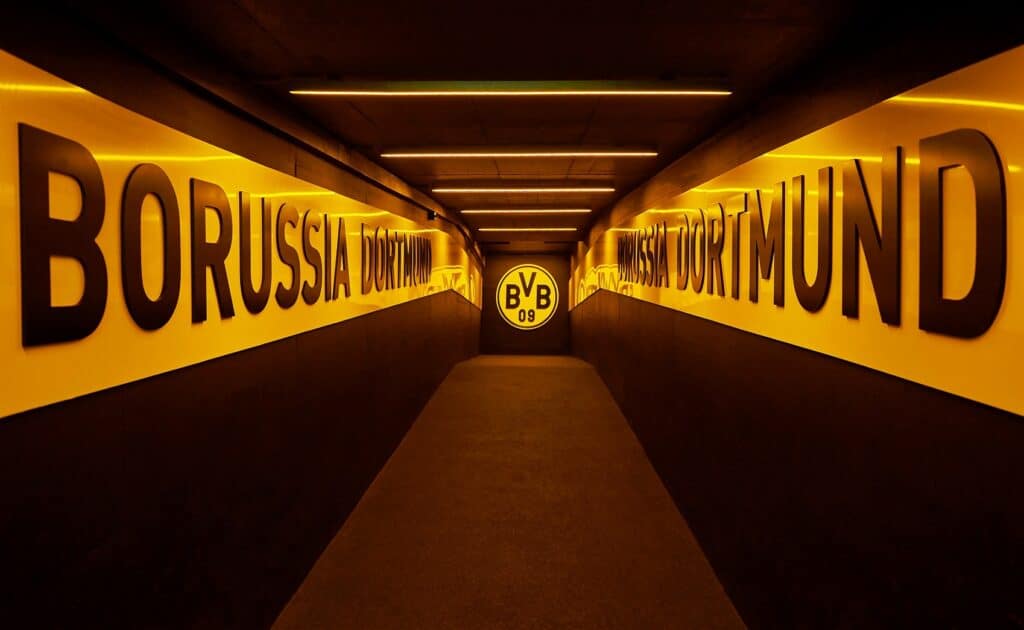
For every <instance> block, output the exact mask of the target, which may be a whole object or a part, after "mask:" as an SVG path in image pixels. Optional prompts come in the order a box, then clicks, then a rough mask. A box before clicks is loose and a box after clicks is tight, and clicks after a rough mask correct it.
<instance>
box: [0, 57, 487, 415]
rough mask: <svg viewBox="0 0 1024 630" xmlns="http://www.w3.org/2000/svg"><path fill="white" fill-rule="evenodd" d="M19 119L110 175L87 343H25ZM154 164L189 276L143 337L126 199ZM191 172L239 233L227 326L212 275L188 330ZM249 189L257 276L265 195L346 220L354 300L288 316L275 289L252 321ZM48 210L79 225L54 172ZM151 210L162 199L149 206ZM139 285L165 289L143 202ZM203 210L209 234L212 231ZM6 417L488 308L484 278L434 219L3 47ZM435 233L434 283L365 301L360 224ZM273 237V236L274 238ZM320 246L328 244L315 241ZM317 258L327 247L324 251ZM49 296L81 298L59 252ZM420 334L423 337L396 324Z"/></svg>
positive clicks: (2, 401)
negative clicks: (131, 287)
mask: <svg viewBox="0 0 1024 630" xmlns="http://www.w3.org/2000/svg"><path fill="white" fill-rule="evenodd" d="M19 123H25V124H28V125H31V126H33V127H37V128H40V129H43V130H45V131H48V132H50V133H53V134H57V135H59V136H62V137H64V138H68V139H70V140H73V141H75V142H77V143H80V144H82V145H84V146H85V147H86V148H87V149H88V150H89V152H90V153H92V155H93V156H94V157H95V158H96V161H97V162H98V164H99V167H100V170H101V172H102V175H103V182H104V187H105V199H106V214H105V219H104V223H103V226H102V229H101V232H100V234H99V237H98V238H97V243H98V244H99V246H100V248H101V249H102V251H103V254H104V258H105V260H106V266H107V276H108V285H109V288H108V297H107V303H106V309H105V312H104V316H103V319H102V321H101V323H100V325H99V327H98V329H96V330H95V331H94V332H93V333H92V334H91V335H89V336H88V337H86V338H84V339H81V340H79V341H74V342H68V343H59V344H53V345H45V346H39V347H31V348H23V347H22V337H21V306H20V298H21V287H20V282H21V277H20V244H19V159H18V155H19V154H18V146H19V145H18V125H19ZM144 162H145V163H153V164H156V165H157V166H159V167H160V168H161V169H163V170H164V171H165V172H166V173H167V174H168V175H169V177H170V179H171V182H172V183H173V186H174V190H175V193H176V195H177V200H178V205H179V208H180V216H181V226H180V227H181V230H180V231H181V247H182V281H181V293H180V296H179V299H178V304H177V308H176V310H175V311H174V314H173V316H172V317H171V319H170V321H169V322H168V323H167V324H166V325H165V326H163V327H162V328H160V329H159V330H156V331H152V332H147V331H144V330H142V329H141V328H140V327H139V326H138V325H136V324H135V322H134V321H133V320H132V319H131V317H130V315H129V312H128V310H127V308H126V305H125V300H124V295H123V290H122V288H121V268H120V265H121V255H120V240H119V230H120V203H121V195H122V187H123V186H124V182H125V180H126V177H127V176H128V174H129V172H130V171H131V169H132V168H133V167H134V166H135V165H137V164H139V163H144ZM191 178H198V179H202V180H206V181H209V182H212V183H215V184H217V185H218V186H220V187H221V188H223V190H224V191H225V192H226V193H227V196H228V199H229V200H230V202H231V213H232V215H233V228H232V229H233V230H235V237H234V238H233V239H232V243H231V250H230V252H229V254H228V259H227V273H228V277H229V283H228V285H229V286H230V287H231V291H232V298H233V301H234V309H235V315H234V316H233V317H231V318H228V319H221V317H220V315H219V312H218V308H217V300H216V297H215V293H214V290H213V282H212V280H211V278H210V274H209V273H207V274H206V282H207V296H208V297H207V300H208V319H207V321H205V322H202V323H198V324H196V323H193V322H192V318H191V313H190V303H191V283H190V265H189V243H190V214H189V185H190V183H189V182H190V179H191ZM239 191H245V192H248V193H249V194H250V195H251V204H252V205H251V207H252V211H251V212H252V224H251V233H252V238H253V240H254V243H253V250H252V251H253V261H252V264H253V269H254V280H256V281H258V280H259V278H260V273H261V271H260V246H259V243H258V242H256V241H257V239H258V238H259V230H260V228H259V226H260V223H261V214H260V204H261V201H260V199H261V198H269V199H270V201H271V203H272V208H273V210H272V213H273V214H272V219H271V221H272V225H273V221H274V218H273V217H276V213H277V211H278V209H279V208H280V205H281V204H282V203H285V202H288V203H290V204H292V205H294V206H295V207H296V208H297V210H298V212H299V215H300V217H301V215H302V213H303V212H305V211H306V210H307V209H314V210H316V211H317V212H318V213H326V214H328V215H330V217H331V219H332V221H333V222H334V224H335V225H337V220H338V219H339V218H343V219H344V220H345V222H346V232H347V239H346V240H347V247H348V264H349V271H350V276H351V280H350V282H351V295H350V297H347V298H346V297H344V295H343V294H342V296H341V297H340V298H339V299H337V300H336V301H330V302H328V301H324V300H320V301H318V302H316V303H315V304H312V305H309V304H306V303H305V302H304V301H303V300H302V299H301V298H300V299H299V300H298V301H297V302H296V303H295V304H294V305H293V306H291V307H290V308H287V309H284V308H281V307H280V306H278V304H277V303H276V302H275V300H274V297H273V291H272V292H271V298H270V302H269V304H268V305H267V306H266V308H265V309H264V310H263V311H262V312H260V313H259V314H256V315H253V314H250V313H249V312H248V311H247V310H246V307H245V306H244V304H243V303H242V297H241V295H240V293H239V286H240V285H239V245H238V241H239V237H238V230H239V221H238V192H239ZM50 194H51V216H54V217H59V218H67V219H73V218H74V217H75V216H76V215H77V213H78V212H79V208H80V204H81V199H80V193H79V192H78V187H77V185H76V184H75V182H74V181H73V180H71V179H70V178H67V177H64V176H60V175H52V176H51V181H50ZM146 204H156V202H155V201H154V200H153V199H151V198H147V200H146ZM143 208H144V211H143V223H142V252H143V279H144V286H145V289H146V292H147V294H148V295H149V296H150V297H151V298H153V297H155V295H156V294H157V293H158V292H159V287H160V286H161V282H162V277H163V270H162V264H161V260H162V259H161V256H162V245H161V243H162V240H161V230H162V227H161V226H162V219H161V217H160V214H159V210H158V209H155V210H154V208H156V206H152V205H151V206H147V205H144V206H143ZM212 217H213V215H212V214H208V215H207V218H208V226H209V227H208V229H209V230H210V232H211V234H214V235H215V234H216V233H217V230H218V224H217V222H216V221H215V220H212V222H211V218H212ZM0 218H2V221H3V222H2V224H0V392H2V395H0V417H3V416H7V415H10V414H12V413H16V412H18V411H22V410H26V409H31V408H34V407H38V406H41V405H45V404H48V403H52V402H55V401H59V400H65V399H68V398H72V397H75V396H78V395H82V394H86V393H89V392H93V391H97V390H100V389H104V388H108V387H111V386H114V385H118V384H122V383H126V382H130V381H133V380H137V379H140V378H144V377H147V376H151V375H154V374H159V373H161V372H166V371H168V370H172V369H175V368H179V367H183V366H187V365H191V364H194V363H197V362H200V361H204V360H207V359H211V358H214V357H218V356H222V355H225V354H228V353H231V352H236V351H239V350H242V349H245V348H250V347H253V346H258V345H260V344H264V343H267V342H270V341H274V340H277V339H281V338H284V337H288V336H291V335H295V334H298V333H302V332H304V331H308V330H311V329H314V328H318V327H321V326H326V325H329V324H334V323H337V322H340V321H342V320H346V319H349V318H353V317H357V316H359V315H362V314H366V313H371V312H373V311H376V310H379V309H382V308H387V307H390V306H394V305H397V304H401V303H403V302H407V301H409V300H412V299H416V298H420V297H424V296H426V295H428V294H432V293H436V292H439V291H444V290H453V291H456V292H458V293H459V294H461V295H462V296H463V297H465V298H466V299H468V300H469V301H471V302H472V303H473V304H475V305H476V306H477V307H478V308H479V306H480V298H481V296H480V292H481V286H480V282H481V274H480V269H479V267H478V265H477V263H476V262H475V260H474V259H473V258H472V257H471V256H470V255H469V254H468V253H467V252H466V251H465V249H464V248H463V246H462V243H461V240H457V239H456V238H453V237H452V236H450V235H449V234H447V233H445V232H443V231H441V230H439V229H437V223H436V222H427V221H426V220H424V222H422V223H417V222H414V221H411V220H408V219H405V218H402V217H400V216H397V215H393V214H390V213H388V212H385V211H384V210H382V209H379V208H374V207H371V206H368V205H366V204H364V203H361V202H358V201H355V200H353V199H350V198H347V197H344V196H342V195H339V194H336V193H333V192H331V191H328V190H325V189H322V188H318V187H316V186H314V185H311V184H309V183H306V182H304V181H302V180H299V179H297V178H295V177H292V176H289V175H286V174H284V173H281V172H278V171H276V170H273V169H270V168H267V167H265V166H262V165H259V164H257V163H255V162H252V161H250V160H247V159H245V158H242V157H240V156H237V155H233V154H231V153H228V152H226V151H224V150H221V149H218V148H217V147H215V146H212V145H209V144H206V143H204V142H201V141H199V140H197V139H195V138H192V137H190V136H188V135H186V134H183V133H181V132H178V131H175V130H173V129H171V128H169V127H166V126H164V125H161V124H159V123H156V122H154V121H152V120H150V119H147V118H145V117H143V116H140V115H138V114H135V113H133V112H131V111H128V110H126V109H124V108H122V107H120V106H117V105H115V104H113V103H111V102H109V101H106V100H104V99H102V98H100V97H98V96H95V95H93V94H90V93H89V92H87V91H85V90H83V89H81V88H79V87H76V86H73V85H71V84H68V83H66V82H64V81H61V80H60V79H58V78H56V77H54V76H52V75H49V74H47V73H45V72H43V71H41V70H39V69H37V68H35V67H33V66H31V65H29V64H27V63H25V62H23V61H21V60H19V59H17V58H15V57H12V56H10V55H8V54H6V53H2V52H0ZM362 224H365V225H366V226H367V227H368V229H371V230H372V229H373V228H376V227H379V228H381V230H382V231H383V230H384V229H388V230H389V231H391V232H392V233H394V232H395V231H399V232H403V233H407V234H415V235H417V236H424V237H428V238H429V239H430V241H431V250H432V269H431V272H430V278H429V281H425V282H422V283H420V284H418V285H417V286H406V287H401V288H394V289H390V290H386V291H377V290H372V291H370V292H369V293H366V294H364V293H363V292H362V291H361V288H360V282H361V274H362V269H361V242H360V236H359V234H360V226H361V225H362ZM300 230H301V221H300V225H299V228H298V229H291V228H290V229H289V230H288V231H287V236H286V238H287V239H288V240H289V241H290V242H291V244H293V245H294V246H296V247H297V249H298V251H299V257H300V261H301V267H302V280H303V281H305V280H308V279H310V278H311V276H312V274H313V271H312V268H311V267H310V265H309V264H307V262H306V260H305V259H304V258H303V257H302V241H301V233H300ZM273 233H274V230H273V229H271V235H272V238H273ZM317 243H318V244H317V247H318V248H320V247H322V245H321V244H320V243H319V241H318V242H317ZM271 249H272V252H273V254H272V256H271V258H272V260H273V267H272V274H273V277H274V283H275V285H276V283H277V281H278V280H284V281H286V279H287V278H290V273H291V272H290V269H289V267H287V266H286V265H285V264H284V263H283V262H282V261H281V259H280V258H279V257H278V256H277V255H276V250H275V249H274V247H272V248H271ZM321 253H322V252H321ZM52 262H53V264H52V270H51V277H52V278H53V292H52V301H53V304H54V305H60V304H73V303H75V302H76V301H78V299H79V298H80V296H81V294H82V283H83V273H82V270H81V266H80V265H79V264H78V263H77V262H76V261H74V260H72V259H64V258H54V259H53V261H52ZM394 334H395V335H415V334H417V332H416V330H415V329H414V328H413V329H410V330H395V331H394Z"/></svg>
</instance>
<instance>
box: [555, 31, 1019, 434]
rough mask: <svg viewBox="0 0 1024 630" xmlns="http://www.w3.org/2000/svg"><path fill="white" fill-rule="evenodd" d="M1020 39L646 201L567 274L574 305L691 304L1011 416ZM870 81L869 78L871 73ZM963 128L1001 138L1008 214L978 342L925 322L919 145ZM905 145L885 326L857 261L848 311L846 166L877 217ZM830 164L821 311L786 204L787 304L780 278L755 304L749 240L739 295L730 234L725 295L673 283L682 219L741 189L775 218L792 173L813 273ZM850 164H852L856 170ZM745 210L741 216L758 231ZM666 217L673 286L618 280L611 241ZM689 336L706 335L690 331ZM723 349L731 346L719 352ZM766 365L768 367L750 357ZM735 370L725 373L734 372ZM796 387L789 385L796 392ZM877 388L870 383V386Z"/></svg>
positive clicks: (967, 274) (957, 274)
mask: <svg viewBox="0 0 1024 630" xmlns="http://www.w3.org/2000/svg"><path fill="white" fill-rule="evenodd" d="M1022 72H1024V48H1018V49H1015V50H1011V51H1009V52H1006V53H1004V54H1001V55H998V56H996V57H993V58H991V59H988V60H986V61H984V62H981V63H978V64H976V65H973V66H970V67H968V68H965V69H963V70H960V71H958V72H955V73H952V74H949V75H947V76H945V77H942V78H940V79H937V80H935V81H932V82H930V83H927V84H925V85H922V86H920V87H918V88H916V89H913V90H911V91H910V92H907V93H906V94H903V95H900V96H898V97H896V98H892V99H889V100H887V101H885V102H882V103H880V104H878V105H875V106H873V107H871V108H869V109H866V110H864V111H862V112H860V113H858V114H855V115H853V116H850V117H848V118H846V119H843V120H841V121H839V122H836V123H834V124H832V125H829V126H828V127H825V128H823V129H821V130H819V131H816V132H814V133H811V134H809V135H807V136H805V137H803V138H800V139H799V140H796V141H794V142H791V143H789V144H786V145H784V146H781V147H778V148H777V149H775V150H773V151H770V152H768V153H766V154H764V155H762V156H760V157H758V158H756V159H754V160H752V161H750V162H747V163H745V164H743V165H740V166H738V167H736V168H734V169H732V170H730V171H728V172H726V173H723V174H722V175H720V176H718V177H716V178H714V179H712V180H710V181H708V182H705V183H704V184H701V185H700V186H697V187H696V188H693V189H691V190H689V191H687V192H685V193H683V194H681V195H679V196H677V197H675V198H674V199H672V200H671V201H670V202H669V203H665V204H662V205H661V206H660V207H657V208H649V209H647V210H646V211H645V212H643V213H642V214H640V215H639V216H637V217H635V218H634V219H631V220H629V221H628V222H626V223H624V224H622V225H619V226H616V227H615V228H613V229H611V230H608V231H606V232H605V233H603V234H602V235H600V237H599V238H598V239H597V240H596V242H595V243H594V245H593V247H591V248H590V249H589V250H588V251H587V252H586V253H585V254H584V255H583V256H582V257H581V259H580V260H577V261H575V262H576V266H575V268H574V269H573V277H572V293H573V295H572V297H571V300H572V305H573V306H575V305H576V304H578V303H580V302H581V301H583V300H585V299H586V298H587V297H589V296H590V295H592V294H593V293H594V292H595V291H597V290H598V289H606V290H610V291H615V292H618V293H622V294H625V295H630V296H632V297H635V298H638V299H641V300H645V301H649V302H654V303H657V304H660V305H663V306H667V307H669V308H673V309H676V310H678V311H682V312H685V313H689V314H692V315H696V316H699V317H703V318H706V319H710V320H713V321H716V322H720V323H722V324H726V325H729V326H732V327H735V328H738V329H741V330H745V331H748V332H751V333H756V334H759V335H763V336H765V337H770V338H773V339H778V340H781V341H784V342H787V343H791V344H794V345H797V346H802V347H805V348H810V349H812V350H816V351H819V352H822V353H825V354H829V355H832V356H835V357H839V358H841V359H845V360H848V361H852V362H855V363H858V364H862V365H865V366H869V367H871V368H874V369H877V370H881V371H883V372H887V373H889V374H893V375H896V376H900V377H903V378H906V379H909V380H912V381H916V382H919V383H923V384H926V385H930V386H932V387H936V388H939V389H942V390H945V391H948V392H952V393H955V394H958V395H961V396H964V397H967V398H971V399H974V400H977V401H980V402H983V403H987V404H989V405H993V406H996V407H999V408H1002V409H1005V410H1008V411H1011V412H1015V413H1018V414H1020V413H1024V387H1022V386H1021V384H1020V378H1019V370H1018V365H1019V362H1020V356H1021V352H1022V350H1024V338H1022V333H1024V277H1022V273H1021V265H1022V264H1024V133H1022V131H1024V84H1022V83H1021V82H1020V81H1019V80H1018V77H1019V76H1020V75H1021V73H1022ZM865 80H866V81H870V77H866V78H865ZM960 128H972V129H977V130H979V131H981V132H982V133H984V134H985V135H986V136H988V138H989V139H990V140H991V142H992V143H993V144H994V146H995V148H996V151H997V152H998V154H999V156H1000V158H1001V161H1002V167H1003V175H1004V179H1005V191H1006V210H1007V238H1006V243H1007V261H1006V285H1005V294H1004V297H1003V302H1002V307H1001V309H1000V311H999V313H998V315H997V317H996V319H995V322H994V324H993V325H992V326H991V328H990V329H989V330H988V331H987V332H986V333H985V334H983V335H981V336H980V337H977V338H973V339H961V338H955V337H950V336H945V335H941V334H935V333H929V332H925V331H923V330H920V329H919V328H918V325H917V324H918V301H919V300H918V272H919V269H918V265H919V235H920V229H919V228H920V224H919V216H920V215H919V200H918V196H919V189H918V185H919V180H918V178H919V166H920V159H919V149H918V147H919V141H920V140H921V139H923V138H926V137H929V136H934V135H937V134H942V133H945V132H949V131H952V130H956V129H960ZM897 145H899V146H902V147H903V148H904V151H905V158H906V159H905V166H904V170H903V180H904V181H903V187H902V191H903V192H902V201H903V215H902V272H901V281H902V291H901V307H902V308H901V310H902V322H901V324H900V325H899V326H890V325H887V324H885V323H883V322H882V321H881V319H880V316H879V310H878V307H877V304H876V300H875V293H874V290H873V288H872V284H871V280H870V278H869V275H868V273H867V269H866V267H865V261H864V256H863V253H862V254H861V260H860V278H859V282H860V316H859V319H853V318H848V317H845V316H844V315H843V313H842V311H841V297H842V273H841V264H842V263H841V259H840V257H841V253H840V249H841V229H842V217H843V181H842V180H843V176H842V174H843V168H844V163H846V162H847V161H848V160H851V159H853V158H857V159H859V160H860V162H861V166H862V168H863V173H864V179H865V181H866V184H867V189H868V191H869V194H870V197H871V200H872V202H873V204H874V212H875V215H876V217H878V218H879V222H880V211H881V208H880V207H881V187H882V178H881V169H882V155H883V152H884V151H886V150H888V149H891V148H892V147H895V146H897ZM830 165H831V166H833V167H834V169H835V171H834V172H835V193H834V216H833V221H832V225H833V240H832V256H833V265H832V283H831V289H830V291H829V293H828V297H827V301H826V302H825V304H824V307H823V308H822V309H821V310H820V311H818V312H815V313H811V312H808V311H807V310H805V309H804V308H802V307H801V305H800V303H799V302H798V300H797V297H796V295H795V292H794V288H793V282H792V273H791V269H790V267H791V254H792V244H793V238H792V216H793V215H792V212H791V207H790V202H791V196H790V200H789V201H787V211H786V222H785V246H786V260H785V266H784V270H783V272H784V274H785V276H786V280H785V306H784V307H779V306H776V305H775V304H773V300H772V286H773V285H772V283H771V282H770V281H764V280H762V281H761V283H760V299H759V301H758V302H757V303H754V302H752V301H750V300H749V299H748V295H747V290H748V282H749V275H748V269H749V267H748V265H749V259H748V256H749V253H748V248H747V246H746V240H744V241H743V243H742V244H741V248H740V250H741V251H740V267H739V268H740V276H741V279H742V281H741V291H740V298H739V299H738V300H734V299H732V297H731V295H730V289H729V287H730V275H731V270H732V264H731V262H732V251H731V246H732V243H731V240H730V239H729V238H728V237H727V238H726V242H725V251H724V254H723V256H722V259H723V264H724V266H725V269H724V275H725V280H726V285H727V289H726V296H725V297H719V296H718V295H709V294H707V293H706V292H702V293H700V294H697V293H694V292H693V291H692V290H678V289H676V287H675V271H676V247H677V243H676V239H675V237H674V235H675V234H676V229H677V227H678V226H679V224H680V222H681V219H680V217H682V216H683V215H689V216H695V215H696V213H697V212H698V209H705V210H710V209H712V208H713V207H714V204H717V203H721V204H723V205H724V207H725V212H726V214H733V215H734V214H736V213H737V212H739V211H740V210H742V208H743V199H744V197H743V194H744V193H750V192H751V191H753V190H756V189H760V190H761V194H762V196H763V207H764V208H765V213H766V215H767V213H768V208H769V207H770V205H771V201H772V195H773V194H774V193H773V190H772V189H773V187H775V186H777V183H778V182H786V185H787V186H791V182H792V180H793V178H794V177H795V176H798V175H804V176H805V181H806V191H807V197H806V210H805V217H806V221H807V223H806V226H805V230H806V234H807V236H806V239H807V240H806V243H807V244H806V246H805V250H806V252H807V254H806V260H805V268H806V270H807V276H808V279H813V278H814V273H815V268H816V247H815V243H816V238H817V237H816V230H817V197H816V195H817V194H818V176H817V173H818V170H819V169H820V168H823V167H827V166H830ZM848 166H849V165H848V164H847V167H848ZM962 171H963V169H953V170H951V171H949V172H948V174H947V176H946V182H945V186H944V189H943V194H944V195H945V208H946V212H945V217H944V226H943V230H944V231H943V242H944V259H943V264H944V268H945V278H944V286H943V291H944V294H945V295H946V296H947V297H950V298H955V297H958V296H962V295H963V294H964V293H965V292H966V291H967V290H968V288H969V283H970V282H971V279H972V278H973V277H974V276H973V274H974V254H975V241H974V238H975V217H974V196H973V194H974V193H973V187H972V182H971V180H970V178H969V177H967V176H966V175H965V174H964V173H963V172H962ZM748 219H749V213H745V214H743V215H741V219H740V220H741V221H743V222H744V224H745V225H744V227H743V228H742V230H743V232H741V233H744V234H746V235H748V236H749V220H748ZM661 222H666V224H667V227H668V232H669V235H670V237H669V239H668V261H669V266H670V273H669V280H670V286H669V288H663V287H662V288H656V287H652V286H644V285H641V284H637V283H627V282H622V281H620V280H619V274H618V269H617V259H616V257H617V249H616V239H617V237H619V236H622V235H623V234H627V233H628V232H629V231H631V230H635V229H637V228H644V227H648V226H651V225H654V224H656V223H661ZM693 342H694V343H702V341H701V340H698V339H695V340H693ZM722 352H728V349H726V348H723V349H722ZM750 369H752V370H754V369H771V366H751V368H750ZM725 378H728V375H725ZM798 392H799V388H797V389H795V390H794V394H798ZM864 394H865V395H866V396H870V395H871V393H870V392H865V393H864Z"/></svg>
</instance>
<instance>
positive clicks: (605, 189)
mask: <svg viewBox="0 0 1024 630" xmlns="http://www.w3.org/2000/svg"><path fill="white" fill-rule="evenodd" d="M432 192H436V193H460V194H474V193H480V194H484V193H610V192H615V189H614V188H608V187H603V186H595V187H586V186H582V187H577V186H571V187H566V188H556V187H550V188H549V187H541V188H434V189H433V191H432Z"/></svg>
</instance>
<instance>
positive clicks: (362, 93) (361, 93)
mask: <svg viewBox="0 0 1024 630" xmlns="http://www.w3.org/2000/svg"><path fill="white" fill-rule="evenodd" d="M288 92H289V94H294V95H296V96H348V97H379V96H406V97H408V96H729V95H730V94H732V92H728V91H725V90H436V91H435V90H394V91H384V90H289V91H288Z"/></svg>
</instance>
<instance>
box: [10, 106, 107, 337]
mask: <svg viewBox="0 0 1024 630" xmlns="http://www.w3.org/2000/svg"><path fill="white" fill-rule="evenodd" d="M18 151H19V154H20V158H19V159H20V161H21V172H20V186H21V190H20V195H21V320H22V321H21V335H22V344H23V345H24V346H26V347H29V346H40V345H45V344H50V343H58V342H62V341H74V340H76V339H82V338H83V337H86V336H88V335H89V334H90V333H91V332H92V331H94V330H96V327H97V326H99V323H100V320H101V319H103V311H104V309H105V308H106V305H107V265H106V262H105V261H104V260H103V252H101V251H100V248H99V245H97V244H96V237H97V236H98V235H99V233H100V228H101V227H103V214H104V210H105V207H106V206H105V203H104V191H103V177H102V175H101V174H100V167H99V165H98V164H97V163H96V160H95V159H94V158H93V157H92V155H91V154H90V153H89V151H88V150H87V149H86V148H85V147H83V146H82V145H80V144H78V143H76V142H72V141H71V140H68V139H66V138H62V137H60V136H57V135H54V134H52V133H48V132H46V131H43V130H41V129H36V128H35V127H31V126H29V125H25V124H20V125H18ZM50 173H61V174H63V175H67V176H68V177H71V178H72V179H74V180H75V182H77V183H78V188H79V190H80V192H81V195H82V210H81V212H80V213H79V215H78V217H77V218H76V219H74V220H72V221H67V220H64V219H55V218H53V217H52V216H50V183H49V180H50ZM54 256H63V257H67V258H73V259H75V260H77V261H78V263H79V264H80V265H81V266H82V271H83V272H84V276H85V287H84V290H83V292H82V299H81V300H80V301H79V302H78V303H77V304H74V305H70V306H53V305H52V304H51V286H50V259H51V258H52V257H54Z"/></svg>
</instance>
